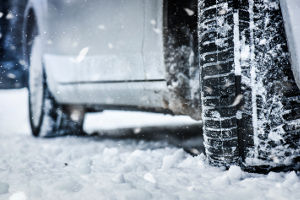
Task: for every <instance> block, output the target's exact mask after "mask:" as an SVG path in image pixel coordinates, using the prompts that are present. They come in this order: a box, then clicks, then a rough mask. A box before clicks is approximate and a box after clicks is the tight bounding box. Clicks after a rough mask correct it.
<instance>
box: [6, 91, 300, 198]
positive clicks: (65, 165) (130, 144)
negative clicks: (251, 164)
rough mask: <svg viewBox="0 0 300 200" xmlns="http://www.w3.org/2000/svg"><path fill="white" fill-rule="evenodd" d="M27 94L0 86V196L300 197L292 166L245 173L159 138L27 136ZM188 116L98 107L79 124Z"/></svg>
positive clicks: (115, 125)
mask: <svg viewBox="0 0 300 200" xmlns="http://www.w3.org/2000/svg"><path fill="white" fill-rule="evenodd" d="M26 95H27V92H26V90H12V91H0V199H1V200H2V199H8V200H25V199H27V200H35V199H37V200H41V199H43V200H48V199H49V200H52V199H53V200H59V199H64V200H67V199H72V200H76V199H89V200H93V199H129V200H133V199H138V200H142V199H166V200H168V199H197V200H199V199H201V200H202V199H237V200H240V199H251V200H252V199H295V200H296V199H297V200H298V199H300V180H299V176H297V175H296V173H295V172H288V173H274V172H271V173H269V174H268V175H260V174H249V173H245V172H243V171H241V169H240V168H239V167H236V166H234V167H231V168H230V169H229V170H228V171H225V170H223V169H220V168H214V167H211V166H209V165H208V164H207V162H206V160H205V157H204V156H203V155H200V156H198V157H192V156H191V155H189V154H187V153H185V152H184V151H183V149H181V148H179V147H176V146H174V145H171V144H169V143H167V142H166V141H164V140H162V141H146V140H137V139H129V138H127V139H126V138H125V139H120V138H117V139H116V138H107V137H100V136H98V137H61V138H54V139H41V138H39V139H37V138H33V137H31V135H30V130H29V127H28V117H27V99H26V98H27V97H26ZM120 116H121V117H120ZM193 123H195V122H193V121H192V120H189V119H188V118H186V117H179V118H177V117H176V118H174V117H171V116H167V117H164V116H163V115H158V114H146V113H137V112H135V113H128V112H104V113H102V114H97V115H95V114H94V115H90V116H89V118H88V120H87V122H86V124H85V129H86V130H87V131H88V132H94V131H96V130H97V129H99V128H101V129H104V130H111V129H115V130H120V129H122V128H134V130H135V131H134V132H136V133H138V132H139V131H140V128H141V127H143V126H154V125H164V124H166V125H170V124H171V125H172V124H173V125H174V124H180V125H183V124H193ZM115 132H116V131H115ZM115 132H114V131H113V133H115ZM161 134H162V135H163V134H165V133H164V132H162V133H161Z"/></svg>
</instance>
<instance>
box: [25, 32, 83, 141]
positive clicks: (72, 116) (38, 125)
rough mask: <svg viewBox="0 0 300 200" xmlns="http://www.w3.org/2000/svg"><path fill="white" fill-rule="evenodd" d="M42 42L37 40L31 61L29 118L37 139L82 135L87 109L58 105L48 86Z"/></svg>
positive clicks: (38, 38)
mask: <svg viewBox="0 0 300 200" xmlns="http://www.w3.org/2000/svg"><path fill="white" fill-rule="evenodd" d="M41 52H42V51H41V40H40V37H39V36H36V37H35V38H34V42H33V45H32V48H31V54H30V55H31V56H30V59H29V63H30V68H29V115H30V118H29V119H30V125H31V130H32V134H33V135H34V136H42V137H54V136H60V135H81V134H82V133H83V119H84V110H83V109H81V108H75V109H74V108H72V109H70V108H71V107H70V106H63V105H60V104H59V103H57V102H56V101H55V99H54V97H53V96H52V94H51V92H50V90H49V89H48V86H47V81H46V74H45V72H44V69H43V65H42V55H41Z"/></svg>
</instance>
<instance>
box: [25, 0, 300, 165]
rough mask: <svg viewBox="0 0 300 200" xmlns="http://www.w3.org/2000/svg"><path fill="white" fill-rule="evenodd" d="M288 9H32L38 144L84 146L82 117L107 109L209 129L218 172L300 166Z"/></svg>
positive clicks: (208, 150)
mask: <svg viewBox="0 0 300 200" xmlns="http://www.w3.org/2000/svg"><path fill="white" fill-rule="evenodd" d="M290 2H292V1H290ZM293 2H294V3H295V2H296V1H293ZM283 3H284V2H283ZM285 3H287V4H289V2H288V1H286V2H285ZM298 4H299V3H298ZM281 8H282V7H281V6H280V2H279V1H278V0H261V1H253V0H249V1H248V0H240V1H235V0H226V1H225V0H218V1H212V0H186V1H182V0H172V1H171V0H151V1H150V0H131V1H123V0H114V1H106V0H89V1H77V0H49V1H34V0H32V1H29V3H28V6H27V8H26V12H25V19H26V22H25V25H24V26H23V27H24V30H23V34H24V36H25V38H26V41H25V42H24V49H26V51H25V52H27V54H26V55H27V59H26V63H28V66H30V67H29V113H30V124H31V128H32V133H33V135H34V136H42V137H54V136H59V135H65V134H75V135H76V134H82V132H83V131H82V126H83V121H84V114H85V113H86V112H96V111H102V110H105V109H122V110H142V111H151V112H161V113H169V114H173V115H188V116H190V117H192V118H193V119H196V120H202V123H203V136H204V147H205V154H206V156H207V158H208V161H209V162H210V163H211V164H212V165H215V166H225V167H229V166H231V165H240V166H242V167H244V168H246V169H255V168H256V167H262V168H267V169H273V168H278V167H279V168H280V167H282V166H295V165H296V164H297V163H299V155H300V148H299V145H300V90H299V87H298V86H297V82H298V83H299V80H298V79H297V77H298V78H299V76H297V73H298V72H299V67H297V65H292V64H295V60H294V59H290V53H292V52H295V51H296V49H294V48H291V47H290V46H288V42H287V39H290V38H287V37H286V30H287V29H286V28H285V25H286V26H287V27H290V26H289V25H287V23H288V22H290V20H289V19H288V18H287V17H286V18H285V19H286V20H287V21H286V22H285V21H284V19H283V16H282V12H281ZM285 16H286V15H285ZM289 41H290V40H289ZM295 41H296V40H295ZM298 50H299V49H298ZM291 62H292V64H291ZM292 66H294V67H292ZM295 66H296V67H295ZM298 66H299V65H298ZM295 69H297V70H298V71H297V70H295ZM293 73H294V74H293ZM200 133H201V130H199V134H200ZM298 166H299V165H298Z"/></svg>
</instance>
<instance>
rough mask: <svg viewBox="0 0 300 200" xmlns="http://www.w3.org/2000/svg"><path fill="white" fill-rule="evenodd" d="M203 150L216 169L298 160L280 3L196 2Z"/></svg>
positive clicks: (298, 96)
mask: <svg viewBox="0 0 300 200" xmlns="http://www.w3.org/2000/svg"><path fill="white" fill-rule="evenodd" d="M198 23H199V29H198V36H199V54H200V56H199V57H200V68H201V78H202V81H201V82H202V86H201V87H202V89H201V91H202V92H201V96H202V111H203V114H202V118H203V130H204V131H203V133H204V141H205V142H204V145H205V149H206V154H207V157H208V159H209V161H210V162H211V163H212V164H214V165H217V166H220V165H222V166H224V165H225V166H229V165H235V164H240V165H242V166H245V167H249V166H254V167H256V166H268V167H271V168H272V167H278V166H285V165H292V164H294V163H295V162H296V160H297V159H298V158H299V156H300V148H299V147H300V91H299V88H297V85H296V83H295V79H294V77H293V74H292V71H291V66H290V63H289V53H288V49H287V43H286V38H285V33H284V26H283V19H282V15H281V11H280V5H279V1H278V0H258V1H254V0H241V1H236V0H227V1H211V0H199V22H198Z"/></svg>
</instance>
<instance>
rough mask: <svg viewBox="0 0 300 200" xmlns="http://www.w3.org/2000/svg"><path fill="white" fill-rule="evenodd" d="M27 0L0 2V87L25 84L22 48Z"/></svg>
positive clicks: (15, 86) (25, 69) (26, 68)
mask: <svg viewBox="0 0 300 200" xmlns="http://www.w3.org/2000/svg"><path fill="white" fill-rule="evenodd" d="M26 5H27V0H21V1H20V0H5V1H1V3H0V89H10V88H22V87H26V86H27V80H28V66H27V65H26V63H25V58H24V55H25V53H24V49H23V43H24V41H23V36H24V35H23V32H22V30H23V28H24V27H23V25H24V22H25V15H24V13H25V8H26Z"/></svg>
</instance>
